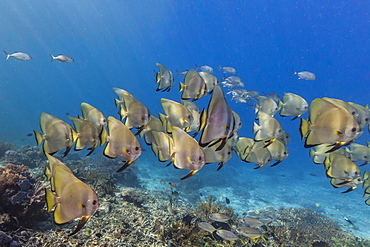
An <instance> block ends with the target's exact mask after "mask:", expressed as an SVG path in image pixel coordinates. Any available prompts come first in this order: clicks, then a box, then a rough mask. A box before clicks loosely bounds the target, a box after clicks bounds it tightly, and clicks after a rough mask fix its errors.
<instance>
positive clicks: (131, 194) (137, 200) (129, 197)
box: [120, 189, 144, 207]
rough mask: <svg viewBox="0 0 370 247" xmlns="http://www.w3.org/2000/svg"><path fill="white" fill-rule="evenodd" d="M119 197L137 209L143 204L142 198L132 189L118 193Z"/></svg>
mask: <svg viewBox="0 0 370 247" xmlns="http://www.w3.org/2000/svg"><path fill="white" fill-rule="evenodd" d="M120 197H122V198H123V199H124V200H125V201H127V202H131V203H133V204H135V205H136V206H137V207H141V206H142V204H143V202H144V198H143V197H142V196H141V195H140V193H138V192H136V191H135V190H133V189H124V190H122V191H121V193H120Z"/></svg>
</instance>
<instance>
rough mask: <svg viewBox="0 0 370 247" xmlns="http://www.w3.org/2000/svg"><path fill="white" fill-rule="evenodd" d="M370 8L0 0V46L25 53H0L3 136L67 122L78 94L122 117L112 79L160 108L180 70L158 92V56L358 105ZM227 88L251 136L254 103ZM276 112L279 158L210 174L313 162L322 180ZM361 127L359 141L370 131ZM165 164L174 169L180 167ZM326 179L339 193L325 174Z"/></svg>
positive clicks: (269, 88)
mask: <svg viewBox="0 0 370 247" xmlns="http://www.w3.org/2000/svg"><path fill="white" fill-rule="evenodd" d="M369 12H370V3H368V2H367V1H355V0H353V1H328V0H326V1H307V0H306V1H303V0H302V1H287V0H282V1H274V2H271V1H261V0H258V1H257V0H251V1H243V0H238V1H237V0H235V1H213V2H211V1H192V2H190V1H171V0H167V1H164V0H163V1H152V0H142V1H86V0H82V1H70V0H64V1H54V0H49V1H32V0H31V1H26V0H14V1H0V49H1V50H5V51H6V52H8V53H10V52H13V51H22V52H26V53H28V54H30V55H31V56H32V57H33V59H32V60H31V61H24V62H21V61H15V60H14V59H9V60H5V59H0V85H1V89H0V116H1V120H2V121H0V140H1V141H7V142H12V143H15V144H17V145H18V146H23V145H27V144H28V145H35V141H34V139H33V137H27V136H26V134H27V133H30V132H32V130H33V129H36V130H39V116H40V114H41V112H43V111H45V112H48V113H50V114H53V115H55V116H57V117H59V118H61V119H63V120H65V121H67V122H68V121H69V120H68V118H67V115H66V113H68V114H69V115H71V116H76V115H77V114H80V103H81V102H88V103H90V104H92V105H93V106H95V107H97V108H98V109H100V110H101V111H102V112H103V113H104V114H105V115H106V116H108V115H112V116H115V117H118V115H117V109H116V108H115V106H114V101H113V100H114V98H115V97H116V96H115V94H114V92H113V90H112V89H111V88H112V87H119V88H123V89H125V90H127V91H129V92H130V93H131V94H133V95H134V96H135V97H136V99H138V100H140V101H141V102H142V103H143V104H144V105H146V106H147V107H148V108H149V110H150V111H151V113H152V114H153V115H157V113H158V112H163V110H162V108H161V105H160V101H159V100H160V98H162V97H165V98H171V99H173V100H177V101H180V93H178V92H177V90H178V82H179V81H181V80H182V78H180V77H176V78H175V80H176V85H175V86H174V88H173V89H172V90H171V92H169V93H163V92H156V91H155V89H156V85H155V81H154V72H153V70H157V69H158V68H157V66H156V65H155V63H157V62H158V63H161V64H163V65H165V66H166V67H167V68H168V69H170V70H171V71H173V73H174V74H176V70H179V71H184V70H186V69H188V68H194V67H195V64H198V65H209V66H212V67H213V68H214V69H216V68H217V67H218V65H222V66H232V67H235V68H236V69H237V70H238V73H237V76H239V77H241V78H242V79H243V81H244V83H245V88H246V89H248V90H258V91H260V92H265V93H277V94H279V95H281V96H282V95H283V94H284V93H285V92H292V93H296V94H299V95H301V96H302V97H304V98H305V99H306V100H307V101H308V102H310V101H312V100H313V99H315V98H317V97H333V98H339V99H342V100H345V101H352V102H355V103H359V104H362V105H365V104H367V103H370V102H369V93H370V90H369V86H368V85H369V81H370V67H369V64H370V57H369V56H370V55H369V54H370V46H369V37H370V29H369V24H370V18H369V15H368V13H369ZM49 54H53V55H58V54H66V55H70V56H72V57H73V58H74V59H75V62H73V63H70V64H61V63H58V62H56V61H54V62H50V56H49ZM4 58H5V54H4ZM292 69H295V70H297V71H301V70H308V71H311V72H314V73H315V74H316V76H317V80H315V81H304V80H298V79H297V77H296V76H293V77H290V75H291V73H292ZM215 74H216V75H217V76H218V77H221V76H223V74H222V73H221V72H219V71H216V72H215ZM227 98H228V102H229V103H230V106H231V107H232V108H233V109H234V110H235V111H236V112H237V113H239V114H240V116H241V117H242V120H243V125H244V127H243V129H242V130H240V131H239V135H240V136H247V137H253V135H252V132H251V129H252V123H253V118H254V113H253V109H251V108H247V106H246V105H245V104H241V103H239V104H236V103H235V102H233V101H230V97H229V95H228V96H227ZM208 100H209V96H206V97H205V98H203V99H201V100H199V102H198V103H199V104H200V106H202V107H206V105H207V103H208ZM304 117H307V113H306V114H305V115H304ZM277 118H278V119H279V121H280V122H281V124H282V126H283V128H284V130H285V131H287V132H288V133H289V134H290V135H291V138H292V141H291V143H290V144H289V145H288V149H289V152H290V156H289V158H288V159H287V160H285V161H283V162H282V163H281V164H280V165H279V166H277V167H274V168H268V167H264V168H262V169H260V170H258V171H255V170H253V169H251V167H253V165H251V164H246V163H242V164H241V162H240V161H239V160H238V159H237V158H236V157H234V158H233V159H232V160H231V161H230V162H229V163H228V164H226V165H225V167H224V168H223V169H222V172H219V173H218V174H219V175H218V174H217V173H216V174H215V176H220V177H221V178H222V179H228V178H229V177H232V176H233V174H234V171H235V169H250V172H254V176H258V173H259V172H261V173H266V174H267V173H270V174H271V178H272V179H273V178H274V174H276V172H277V171H279V172H280V173H286V174H290V175H292V176H294V177H299V176H302V174H303V173H307V172H309V171H311V170H314V171H321V172H322V173H321V174H320V176H322V179H326V178H325V175H324V170H320V169H321V167H320V166H316V165H314V164H313V163H312V161H311V159H310V158H309V156H308V150H306V149H304V148H303V142H302V141H301V140H300V137H299V132H298V127H299V120H295V121H290V118H281V117H277ZM69 122H70V121H69ZM366 132H367V131H365V134H364V135H363V136H362V137H361V138H359V139H358V140H357V142H358V143H361V144H364V143H365V141H367V140H369V133H366ZM95 152H100V153H101V152H102V148H100V149H98V150H96V151H95ZM145 152H151V151H150V148H149V147H146V151H145ZM145 155H146V154H144V156H145ZM148 155H149V154H148ZM153 162H154V160H153ZM318 167H319V168H320V169H319V168H318ZM214 168H215V167H214ZM265 168H266V169H265ZM208 169H210V168H205V169H204V171H203V170H201V171H200V172H199V173H198V174H196V176H204V173H206V171H207V170H208ZM263 169H264V170H263ZM365 169H366V167H365V168H363V170H365ZM367 169H368V168H367ZM181 172H183V173H181ZM173 173H174V174H176V176H177V175H178V177H179V178H180V177H182V176H183V174H184V173H186V172H185V171H178V170H173ZM202 173H203V174H202ZM257 184H258V183H257ZM296 185H297V182H294V184H292V186H293V187H294V186H296ZM326 185H327V188H328V190H333V191H334V193H336V194H338V193H339V190H335V189H334V188H332V187H331V186H330V184H329V180H327V183H326ZM299 186H302V185H299ZM350 194H352V195H343V198H345V196H350V197H353V196H356V197H358V203H359V204H361V205H363V206H362V208H363V209H364V210H368V209H369V208H368V206H366V205H365V204H364V203H363V200H362V199H361V196H362V189H360V188H359V189H357V190H356V191H354V192H351V193H350ZM298 200H299V199H298Z"/></svg>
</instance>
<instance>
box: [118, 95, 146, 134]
mask: <svg viewBox="0 0 370 247" xmlns="http://www.w3.org/2000/svg"><path fill="white" fill-rule="evenodd" d="M113 90H114V91H115V92H116V94H117V96H118V98H119V100H117V99H116V100H115V102H116V106H117V107H118V106H119V107H120V112H119V114H120V116H121V120H122V119H125V125H126V126H127V127H128V128H129V129H132V128H134V127H137V128H138V129H139V131H138V132H137V133H136V135H138V134H140V132H141V131H142V130H143V128H144V127H145V126H146V125H147V124H148V122H149V120H150V112H149V110H148V108H146V106H144V105H143V104H142V103H141V102H140V101H138V100H136V99H135V98H134V96H132V95H131V94H130V93H129V92H127V91H126V90H123V89H119V88H113Z"/></svg>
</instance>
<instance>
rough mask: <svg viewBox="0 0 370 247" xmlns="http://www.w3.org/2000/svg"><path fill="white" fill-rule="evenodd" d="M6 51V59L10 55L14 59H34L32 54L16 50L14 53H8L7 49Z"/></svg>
mask: <svg viewBox="0 0 370 247" xmlns="http://www.w3.org/2000/svg"><path fill="white" fill-rule="evenodd" d="M4 53H5V55H6V58H5V60H8V59H9V58H10V57H14V59H15V60H18V61H28V60H31V59H32V57H31V56H30V55H28V54H27V53H23V52H14V53H13V54H8V53H7V52H6V51H4Z"/></svg>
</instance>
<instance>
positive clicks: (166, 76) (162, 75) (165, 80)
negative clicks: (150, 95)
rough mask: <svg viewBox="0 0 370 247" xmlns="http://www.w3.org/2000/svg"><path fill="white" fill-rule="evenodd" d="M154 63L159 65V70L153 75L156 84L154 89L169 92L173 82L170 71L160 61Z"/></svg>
mask: <svg viewBox="0 0 370 247" xmlns="http://www.w3.org/2000/svg"><path fill="white" fill-rule="evenodd" d="M156 65H157V66H158V67H159V72H156V75H155V77H156V83H157V84H158V88H157V89H156V91H162V92H169V91H170V90H171V88H172V86H173V82H174V79H173V75H172V72H171V71H170V70H169V69H167V68H166V67H164V66H163V65H162V64H160V63H156Z"/></svg>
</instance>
